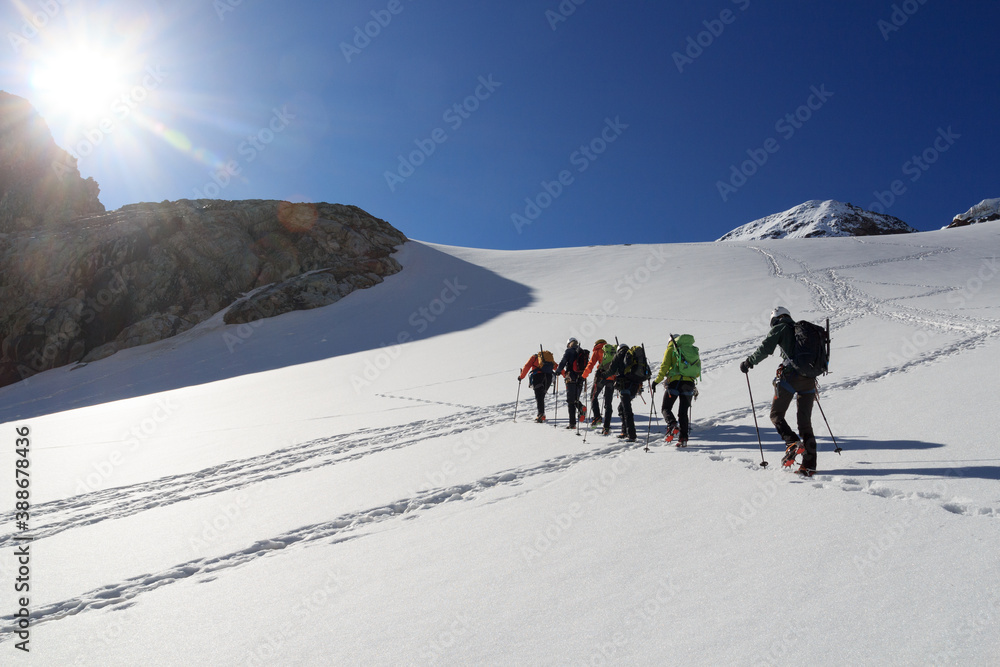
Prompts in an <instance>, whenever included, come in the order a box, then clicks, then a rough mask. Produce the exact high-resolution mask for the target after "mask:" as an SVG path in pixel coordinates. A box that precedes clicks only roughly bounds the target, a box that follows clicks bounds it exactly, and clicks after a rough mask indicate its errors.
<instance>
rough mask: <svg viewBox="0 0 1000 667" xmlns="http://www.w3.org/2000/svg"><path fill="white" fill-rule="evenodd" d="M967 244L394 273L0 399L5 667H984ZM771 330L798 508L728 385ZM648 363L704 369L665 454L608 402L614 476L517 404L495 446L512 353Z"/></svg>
mask: <svg viewBox="0 0 1000 667" xmlns="http://www.w3.org/2000/svg"><path fill="white" fill-rule="evenodd" d="M997 235H998V232H997V231H996V228H995V226H991V225H990V224H989V223H984V224H982V225H977V226H975V227H969V228H965V229H960V230H948V231H946V232H945V231H942V232H932V233H926V234H915V235H909V236H895V237H892V238H891V239H888V240H885V239H880V240H872V239H822V240H783V241H780V242H756V243H753V244H748V245H742V244H736V243H717V244H694V245H684V246H630V247H623V246H611V247H597V248H579V249H562V250H549V251H530V252H495V251H483V250H473V249H459V248H448V247H442V246H428V245H425V244H420V243H416V242H411V243H409V244H407V246H406V247H405V248H404V249H403V250H401V252H400V253H399V258H400V261H401V262H402V263H403V264H404V267H405V269H404V271H403V272H402V273H400V274H398V275H396V276H392V277H390V278H389V279H387V280H386V281H385V283H384V284H382V285H379V286H376V287H375V288H372V289H370V290H365V291H363V292H356V293H354V294H352V295H350V296H349V297H348V298H346V299H344V300H343V301H342V302H340V303H338V304H334V305H333V306H330V307H327V308H323V309H318V310H315V311H308V312H299V313H290V314H288V315H285V316H281V317H278V318H273V319H271V320H267V321H264V322H262V323H261V324H260V326H259V327H257V328H255V329H253V330H252V331H251V332H250V335H248V336H246V337H245V338H241V340H242V342H241V343H238V344H232V341H231V340H230V341H229V342H230V343H231V345H227V339H226V334H227V333H229V334H231V335H236V334H235V333H234V332H235V328H232V327H226V326H225V325H223V324H221V322H220V321H218V318H214V320H215V321H210V322H206V323H203V325H201V326H200V327H198V328H196V329H194V330H192V331H191V332H188V333H187V334H185V335H184V336H183V337H178V338H177V339H171V340H169V341H163V342H162V343H160V344H157V345H154V346H148V347H147V348H137V349H135V350H129V351H127V352H126V353H120V354H119V355H115V356H113V357H110V358H108V359H106V360H103V361H101V362H97V363H94V364H90V365H87V366H85V367H81V368H76V369H73V370H70V369H57V370H56V371H52V372H50V373H46V374H43V375H42V376H38V377H37V378H33V379H32V380H31V381H30V382H29V383H24V384H22V385H17V386H13V387H7V388H4V389H2V390H0V397H2V398H3V399H4V400H3V403H2V405H3V406H4V407H3V408H2V413H3V416H2V417H0V419H2V420H3V421H7V422H12V424H9V425H8V427H9V426H12V425H14V424H21V423H27V424H29V425H30V426H31V427H32V430H33V434H34V435H33V437H34V441H33V442H34V444H33V447H34V448H35V449H34V450H33V459H32V466H33V468H32V470H33V471H34V473H33V474H34V475H35V482H34V484H35V486H33V494H34V495H33V503H34V504H35V505H36V512H37V514H36V517H35V518H34V519H33V521H32V530H33V531H35V532H36V534H37V536H36V541H35V542H34V543H33V548H34V549H35V550H36V553H37V554H38V556H37V558H36V560H35V563H34V568H35V575H34V576H35V584H36V586H37V589H36V590H35V591H34V592H33V595H34V596H35V602H34V603H33V605H34V606H33V609H34V611H35V613H36V616H35V619H36V620H35V625H34V627H33V633H32V642H33V653H34V654H33V655H32V656H31V660H32V662H33V663H39V664H74V663H75V664H151V665H152V664H345V663H347V664H357V663H364V664H595V665H596V664H650V665H653V664H801V663H802V662H808V663H809V664H837V665H840V664H946V663H947V664H952V663H960V664H991V663H992V662H995V660H996V659H997V656H1000V641H998V640H997V639H996V638H997V637H998V636H1000V634H998V633H997V632H996V629H997V625H998V623H997V622H998V620H1000V618H998V615H1000V587H998V584H997V582H996V578H995V576H994V574H995V572H996V571H997V566H998V562H997V560H998V556H997V554H1000V549H998V546H1000V545H998V538H1000V536H998V531H997V523H996V520H997V517H998V515H1000V494H998V492H997V489H998V486H997V482H998V479H1000V466H998V458H997V456H996V453H995V444H996V439H995V437H994V436H993V435H992V434H994V433H996V426H997V417H996V416H995V412H996V411H995V403H996V401H995V396H996V390H995V389H994V386H995V385H994V383H995V381H996V377H998V373H997V371H998V370H1000V369H998V365H1000V356H998V354H997V352H998V350H997V346H998V343H997V334H998V333H1000V317H998V312H997V309H998V308H1000V281H996V280H993V279H992V278H983V277H981V275H980V272H981V271H983V267H984V266H986V264H984V263H987V262H988V257H987V256H988V255H989V254H990V252H989V249H990V248H991V247H995V246H996V237H997ZM985 275H987V274H986V273H982V276H985ZM970 280H971V281H972V282H971V283H970ZM977 280H978V281H979V282H976V281H977ZM447 281H451V285H453V286H454V287H453V288H451V287H449V286H448V284H447ZM448 290H451V291H448ZM960 299H961V300H960ZM776 303H784V304H785V305H788V307H789V308H790V309H791V311H792V314H793V316H795V317H796V318H797V319H798V318H808V319H813V320H814V321H816V320H820V321H821V320H822V319H825V318H826V317H829V318H830V320H831V326H832V328H833V332H834V353H833V359H832V372H831V374H830V375H829V376H826V377H824V378H822V379H821V385H822V389H821V394H820V396H821V401H822V406H823V408H824V411H825V413H826V415H827V417H828V418H829V420H830V424H831V426H832V427H833V429H834V432H835V434H836V435H837V437H838V442H839V443H840V444H841V446H842V447H843V448H844V451H843V454H842V455H841V456H837V455H836V454H834V453H833V452H832V447H833V446H832V443H831V442H830V440H829V437H828V434H827V432H826V425H825V424H824V422H823V420H822V417H821V416H820V413H819V410H814V414H813V426H814V429H815V430H816V433H817V436H818V438H819V468H820V474H818V475H817V476H816V477H814V478H812V479H810V480H800V479H798V478H795V477H793V476H792V475H790V474H788V473H787V472H785V471H783V470H781V469H780V466H779V459H780V454H781V452H782V451H783V449H784V448H783V446H782V445H781V444H780V443H779V441H778V439H777V436H776V435H775V434H774V431H773V428H772V427H771V425H770V423H769V421H768V419H767V406H768V404H769V401H770V396H771V387H770V379H771V377H772V374H773V369H774V367H775V366H777V364H778V359H777V357H776V356H775V357H771V358H770V359H768V360H767V361H765V362H764V363H762V364H761V365H760V366H758V367H757V368H755V369H753V370H752V371H751V373H750V376H749V377H750V381H751V383H752V389H753V397H754V399H755V403H756V414H757V420H758V422H759V424H760V429H761V435H762V437H763V448H764V456H765V458H766V460H767V461H769V463H770V465H769V466H768V467H767V468H761V467H760V466H759V465H758V464H759V462H760V451H759V449H758V444H757V435H756V432H755V430H754V422H753V419H752V417H751V415H750V400H749V396H748V395H747V385H746V379H745V378H744V377H743V376H742V374H740V373H739V370H738V368H737V366H738V363H739V361H740V360H741V359H743V358H745V357H746V355H747V354H749V353H750V352H751V351H752V350H753V349H754V348H755V347H756V345H757V344H759V342H760V340H761V339H762V338H763V336H764V333H766V316H767V313H768V312H769V311H770V309H771V308H772V307H773V306H774V305H775V304H776ZM421 309H424V310H421ZM431 317H433V318H434V319H433V321H432V320H431V319H430V318H431ZM670 332H673V333H691V334H693V335H694V336H695V338H696V340H697V344H698V345H699V346H700V348H701V353H702V357H703V360H704V368H705V371H706V377H705V379H704V381H703V382H702V383H701V385H700V390H701V397H700V398H699V400H698V401H697V402H696V403H695V405H694V428H693V431H692V442H691V445H692V446H691V447H689V448H688V449H687V450H676V449H675V448H673V447H669V446H665V445H663V444H662V442H661V439H662V426H660V425H659V424H660V423H662V422H657V421H656V420H657V418H658V415H657V414H655V412H654V423H653V426H652V429H651V432H652V436H651V441H650V442H651V449H652V451H651V452H650V453H648V454H647V453H643V452H642V451H641V443H642V441H643V440H644V438H645V434H646V430H647V429H646V427H647V421H646V419H647V417H648V415H649V405H648V404H644V403H643V402H642V401H641V400H637V401H636V402H635V404H634V408H635V412H636V415H637V429H638V431H639V436H640V443H639V444H640V446H639V447H635V446H633V447H628V446H626V444H625V443H622V442H620V441H618V440H617V439H615V438H604V437H601V436H599V435H597V434H595V433H590V434H588V437H587V439H586V443H584V439H583V438H582V437H577V436H575V435H574V434H573V433H572V432H569V431H566V430H564V429H558V428H554V427H553V426H552V425H538V424H534V423H531V422H530V419H531V418H532V417H533V416H534V405H533V404H534V398H533V396H532V395H531V392H530V390H529V389H528V387H527V383H526V382H525V383H524V384H523V385H522V387H521V391H520V405H519V407H518V418H517V421H516V422H515V421H513V419H512V418H513V414H514V407H515V406H514V398H515V395H516V390H517V384H516V381H515V378H516V374H517V372H518V371H519V369H520V367H521V365H522V364H523V363H524V361H525V360H526V359H527V357H528V355H530V354H531V353H532V352H533V351H534V350H535V349H536V347H537V345H538V343H543V344H544V345H545V346H546V348H547V349H550V350H552V351H553V352H554V353H555V354H556V355H557V356H559V355H560V354H561V352H562V348H563V345H564V343H565V340H566V338H568V337H569V336H570V335H575V336H576V337H578V338H580V339H581V341H582V342H583V343H584V345H586V346H587V347H590V346H591V345H592V343H593V341H594V339H595V338H596V337H598V336H602V337H605V338H607V339H609V340H610V339H612V338H613V337H614V336H615V335H616V334H617V335H619V337H620V338H621V339H622V340H623V341H624V342H628V343H630V344H634V343H638V342H645V343H646V346H647V351H648V354H649V359H650V361H651V362H657V363H658V362H659V360H660V358H661V357H662V353H663V349H664V347H665V345H666V341H667V340H669V337H668V335H667V334H668V333H670ZM244 333H246V332H244ZM230 348H231V349H230ZM373 369H374V370H373ZM366 373H367V375H366ZM560 389H561V385H560ZM130 392H131V393H130ZM132 394H134V396H133V395H132ZM661 397H662V393H661V392H657V397H656V399H657V406H656V407H657V410H656V412H658V403H659V400H660V398H661ZM644 398H645V399H646V400H647V401H648V400H649V397H648V396H644ZM174 405H176V406H177V407H176V409H173V408H171V411H170V414H166V413H165V411H166V408H165V407H164V406H168V407H169V406H174ZM157 409H159V410H160V411H159V412H157ZM793 411H794V408H793ZM547 412H548V414H549V417H550V418H552V417H554V416H555V411H554V406H553V405H552V402H551V397H550V400H549V407H548V409H547ZM558 414H559V417H560V422H562V424H561V425H565V416H566V412H565V401H564V395H560V398H559V413H558ZM157 416H159V417H162V419H157ZM789 416H790V417H791V418H792V419H791V421H793V422H794V418H793V413H790V415H789ZM136 428H137V429H138V431H139V433H140V434H141V435H142V437H139V436H136V435H135V434H134V432H133V431H132V429H136ZM147 431H148V432H147ZM129 434H131V435H129ZM130 438H132V439H134V440H137V441H138V443H139V444H138V446H136V445H135V443H134V442H130ZM115 452H118V453H119V456H118V457H117V458H115V460H114V461H112V456H113V455H114V453H115ZM8 455H9V454H4V456H8ZM102 471H108V474H106V475H104V474H102ZM93 475H97V476H98V477H100V479H99V480H97V478H95V477H93ZM88 476H90V477H91V479H92V481H95V480H96V483H95V484H92V485H90V486H91V488H90V489H88V490H87V492H86V493H83V494H82V495H81V494H80V493H79V491H77V489H78V485H79V484H80V483H81V482H82V483H83V484H85V485H86V484H87V483H88V482H87V480H88ZM8 486H9V483H8V482H7V481H6V480H4V481H2V482H0V487H2V488H0V494H3V495H4V496H5V497H8V496H9V495H10V493H12V491H13V490H12V489H8V488H7V487H8ZM0 525H2V526H3V529H6V530H10V529H7V526H11V525H12V521H11V520H10V516H9V515H3V517H2V523H0ZM10 544H11V535H10V534H9V533H8V534H0V545H2V546H3V547H8V546H9V545H10ZM0 553H2V554H3V555H0V574H3V576H4V578H6V577H7V575H8V574H9V573H10V572H11V571H12V569H11V568H12V563H11V556H10V549H9V548H5V549H3V551H2V552H0ZM8 608H9V607H8ZM4 613H6V612H4V611H3V610H0V616H2V615H3V614H4ZM10 620H11V619H10V617H9V616H2V617H0V625H3V626H4V627H5V628H6V627H8V625H9V623H10ZM4 643H6V642H4ZM4 648H5V649H6V648H8V647H4ZM18 659H19V656H14V660H18Z"/></svg>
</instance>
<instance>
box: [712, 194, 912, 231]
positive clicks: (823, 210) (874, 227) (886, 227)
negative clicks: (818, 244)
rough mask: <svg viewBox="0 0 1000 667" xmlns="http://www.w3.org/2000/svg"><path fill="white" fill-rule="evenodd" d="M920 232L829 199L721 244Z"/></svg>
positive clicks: (757, 224)
mask: <svg viewBox="0 0 1000 667" xmlns="http://www.w3.org/2000/svg"><path fill="white" fill-rule="evenodd" d="M915 231H917V230H916V229H914V228H913V227H911V226H909V225H908V224H906V223H905V222H903V221H902V220H900V219H899V218H895V217H893V216H891V215H885V214H884V213H875V212H873V211H866V210H865V209H863V208H861V207H860V206H855V205H854V204H845V203H842V202H839V201H834V200H832V199H828V200H826V201H820V200H813V201H807V202H804V203H802V204H799V205H798V206H796V207H794V208H790V209H788V210H787V211H783V212H781V213H775V214H773V215H769V216H767V217H764V218H760V219H759V220H754V221H753V222H748V223H747V224H745V225H743V226H742V227H737V228H736V229H734V230H733V231H731V232H729V233H728V234H726V235H725V236H723V237H722V238H720V239H718V240H719V241H757V240H760V239H785V238H788V239H794V238H815V237H820V236H876V235H881V234H909V233H912V232H915Z"/></svg>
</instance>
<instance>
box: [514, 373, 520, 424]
mask: <svg viewBox="0 0 1000 667" xmlns="http://www.w3.org/2000/svg"><path fill="white" fill-rule="evenodd" d="M520 405H521V381H520V380H518V381H517V398H515V399H514V421H517V408H518V406H520Z"/></svg>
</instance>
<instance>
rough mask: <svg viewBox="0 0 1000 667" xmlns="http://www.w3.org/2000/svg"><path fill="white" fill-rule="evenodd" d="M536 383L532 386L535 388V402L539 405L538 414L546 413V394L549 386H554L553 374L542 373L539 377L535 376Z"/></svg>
mask: <svg viewBox="0 0 1000 667" xmlns="http://www.w3.org/2000/svg"><path fill="white" fill-rule="evenodd" d="M533 381H534V384H532V386H531V388H532V389H534V390H535V403H537V405H538V415H539V416H542V415H544V414H545V394H547V393H549V387H551V386H552V376H551V375H549V374H548V373H542V374H540V375H539V377H536V378H534V380H533Z"/></svg>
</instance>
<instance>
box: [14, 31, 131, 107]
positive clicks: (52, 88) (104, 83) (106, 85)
mask: <svg viewBox="0 0 1000 667" xmlns="http://www.w3.org/2000/svg"><path fill="white" fill-rule="evenodd" d="M31 85H32V88H34V89H35V91H36V93H37V94H38V95H41V96H44V97H45V98H46V99H45V102H46V104H45V106H47V107H49V108H56V109H58V110H59V111H60V112H62V113H63V114H65V115H67V116H70V117H72V118H74V119H75V120H77V121H80V122H84V121H87V120H92V119H94V118H97V117H100V116H101V115H102V114H104V115H106V114H108V113H109V110H110V107H111V105H112V103H113V102H114V100H115V98H116V97H117V96H119V95H121V94H122V93H123V92H124V91H125V90H126V89H127V87H128V83H127V68H126V67H124V66H123V64H122V62H121V58H120V57H119V56H117V55H116V54H114V53H111V52H108V51H102V50H101V49H100V48H95V47H93V46H83V47H74V48H67V49H65V50H60V51H57V52H54V53H50V54H47V55H46V56H45V57H43V58H42V59H40V60H39V61H38V62H37V63H36V65H35V68H34V72H33V74H32V77H31Z"/></svg>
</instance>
